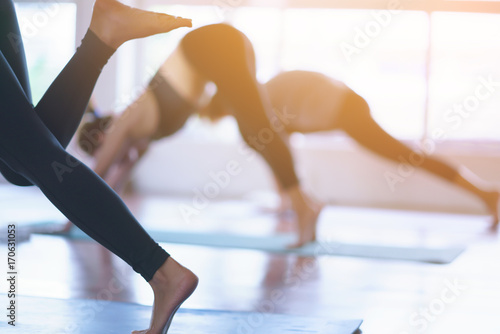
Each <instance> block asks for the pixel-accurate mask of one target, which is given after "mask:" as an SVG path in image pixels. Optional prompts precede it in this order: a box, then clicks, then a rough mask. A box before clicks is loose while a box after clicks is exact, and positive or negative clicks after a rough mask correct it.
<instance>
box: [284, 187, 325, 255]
mask: <svg viewBox="0 0 500 334" xmlns="http://www.w3.org/2000/svg"><path fill="white" fill-rule="evenodd" d="M287 194H288V196H289V197H290V200H291V202H292V207H293V209H294V211H295V214H296V219H297V231H298V239H297V241H296V242H295V243H293V244H291V245H288V248H299V247H302V246H304V245H305V244H307V243H310V242H313V241H316V225H317V221H318V217H319V214H320V213H321V210H322V209H323V204H321V203H317V202H315V201H313V200H312V199H311V198H309V197H308V196H307V195H306V194H304V193H303V191H302V190H301V189H300V187H299V186H295V187H292V188H290V189H289V190H288V191H287Z"/></svg>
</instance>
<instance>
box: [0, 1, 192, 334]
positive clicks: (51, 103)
mask: <svg viewBox="0 0 500 334" xmlns="http://www.w3.org/2000/svg"><path fill="white" fill-rule="evenodd" d="M188 26H191V21H190V20H186V19H182V18H177V17H173V16H170V15H166V14H159V13H152V12H147V11H142V10H139V9H135V8H131V7H128V6H125V5H123V4H121V3H119V2H117V1H116V0H96V2H95V4H94V9H93V14H92V20H91V23H90V27H89V29H88V31H87V33H86V35H85V37H84V38H83V40H82V44H81V46H80V47H79V48H78V49H77V51H76V52H75V54H74V56H73V57H72V58H71V60H70V61H69V63H68V64H67V65H66V66H65V67H64V69H63V70H62V71H61V73H60V74H59V75H58V77H57V78H56V79H55V80H54V82H53V83H52V84H51V86H50V87H49V89H48V90H47V92H46V93H45V95H44V96H43V98H42V99H41V100H40V102H39V103H38V104H37V105H36V107H34V106H33V105H32V101H31V93H30V86H29V78H28V71H27V67H26V60H25V54H24V48H23V44H22V39H21V35H20V31H19V26H18V22H17V18H16V12H15V8H14V4H13V2H12V0H0V172H1V173H2V175H3V176H4V177H5V178H6V179H7V180H8V181H9V182H11V183H13V184H15V185H19V186H32V185H35V186H37V187H39V188H40V189H41V191H42V192H43V193H44V194H45V196H47V198H48V199H49V200H50V201H51V202H52V203H53V204H54V205H55V206H56V207H57V208H58V209H59V210H60V211H61V212H62V213H63V214H64V215H65V216H66V217H68V218H69V219H70V220H71V221H72V222H74V223H75V224H76V225H77V226H78V227H80V228H81V229H82V230H83V231H84V232H86V233H87V234H88V235H90V236H91V237H92V238H94V239H95V240H96V241H98V242H99V243H100V244H102V245H103V246H105V247H106V248H108V249H109V250H110V251H112V252H113V253H115V254H116V255H117V256H119V257H120V258H122V259H123V260H124V261H125V262H127V263H128V264H129V265H131V266H132V268H133V269H134V270H135V271H136V272H138V273H139V274H141V275H142V276H143V277H144V279H145V280H146V281H147V282H148V283H149V284H150V285H151V288H152V289H153V292H154V298H155V300H154V307H153V314H152V318H151V323H150V327H149V329H147V330H143V331H135V332H134V333H147V334H164V333H166V332H167V330H168V328H169V325H170V322H171V321H172V317H173V316H174V314H175V312H176V311H177V309H178V308H179V306H180V305H181V304H182V303H183V302H184V300H186V299H187V298H188V297H189V296H190V295H191V293H192V292H193V291H194V289H195V288H196V285H197V283H198V278H197V277H196V276H195V275H194V274H193V273H192V272H191V271H190V270H188V269H187V268H185V267H183V266H181V265H180V264H179V263H177V262H176V261H175V260H173V259H172V258H171V257H169V254H168V253H167V252H166V251H165V250H163V249H162V248H161V247H160V246H159V245H158V244H157V243H156V242H154V241H153V240H152V239H151V237H150V236H149V235H148V234H147V233H146V232H145V231H144V229H143V228H142V227H141V226H140V224H139V223H138V222H137V220H136V219H135V218H134V217H133V216H132V214H131V213H130V211H129V210H128V209H127V207H126V206H125V205H124V203H123V202H122V200H121V199H120V198H119V196H118V195H117V194H116V193H115V192H114V191H113V190H112V189H111V188H110V187H109V186H108V185H107V184H106V183H105V182H104V181H103V180H102V179H101V178H100V177H98V175H96V174H95V173H94V172H92V170H91V169H89V168H87V167H86V166H85V165H84V164H82V163H81V162H79V161H78V160H76V159H75V158H74V157H72V156H71V155H70V154H68V153H67V152H66V151H65V147H66V146H67V145H68V143H69V141H70V140H71V137H72V136H73V134H74V132H75V131H76V129H77V127H78V125H79V123H80V120H81V117H82V115H83V113H84V111H85V108H86V105H87V102H88V100H89V98H90V95H91V93H92V90H93V88H94V85H95V83H96V80H97V78H98V77H99V74H100V73H101V70H102V68H103V67H104V65H105V64H106V63H107V61H108V59H109V57H111V55H112V54H113V53H114V52H115V50H116V49H117V48H118V47H119V46H120V45H121V44H123V43H124V42H126V41H128V40H131V39H135V38H141V37H146V36H150V35H153V34H158V33H163V32H168V31H170V30H173V29H176V28H179V27H188Z"/></svg>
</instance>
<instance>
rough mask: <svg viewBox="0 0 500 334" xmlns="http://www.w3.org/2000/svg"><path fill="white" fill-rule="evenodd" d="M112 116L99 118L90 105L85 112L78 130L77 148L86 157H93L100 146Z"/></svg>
mask: <svg viewBox="0 0 500 334" xmlns="http://www.w3.org/2000/svg"><path fill="white" fill-rule="evenodd" d="M112 121H113V117H112V116H100V115H99V114H98V113H97V112H96V110H95V109H94V108H93V107H91V106H90V105H89V106H88V107H87V111H86V112H85V118H84V122H83V124H82V125H81V126H80V129H79V130H78V137H77V141H78V146H79V147H80V148H81V149H82V150H83V151H84V152H85V153H87V154H88V155H91V156H93V155H94V154H95V152H96V150H97V149H98V148H99V147H100V146H101V144H102V142H103V140H104V135H105V134H106V132H107V131H108V130H109V128H110V127H111V123H112Z"/></svg>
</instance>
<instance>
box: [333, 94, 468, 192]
mask: <svg viewBox="0 0 500 334" xmlns="http://www.w3.org/2000/svg"><path fill="white" fill-rule="evenodd" d="M337 128H338V129H340V130H343V131H344V132H345V133H347V134H348V135H349V136H351V137H352V138H353V139H354V140H356V141H357V142H358V143H359V144H361V145H362V146H364V147H365V148H367V149H368V150H370V151H372V152H373V153H376V154H378V155H380V156H382V157H384V158H386V159H389V160H392V161H393V162H396V163H402V161H401V160H400V159H401V158H403V159H406V160H408V161H411V160H412V159H416V160H417V161H416V164H415V165H416V166H415V167H417V166H418V167H420V168H422V169H424V170H427V171H428V172H430V173H432V174H435V175H437V176H440V177H442V178H443V179H445V180H447V181H450V182H453V181H455V180H456V178H457V177H458V175H459V174H458V170H457V169H455V168H454V167H452V166H451V165H449V164H447V163H446V162H443V161H441V160H439V159H436V158H434V157H432V156H429V155H427V154H423V153H417V152H415V151H414V150H412V149H411V148H410V147H408V146H406V145H404V144H403V143H401V142H400V141H399V140H397V139H395V138H394V137H392V136H391V135H390V134H388V133H387V132H386V131H385V130H384V129H382V128H381V127H380V125H378V124H377V122H376V121H375V120H374V119H373V117H372V116H371V114H370V107H369V106H368V103H367V102H366V101H365V99H363V98H362V97H361V96H359V95H358V94H356V93H355V92H353V91H350V92H349V93H347V96H346V98H345V100H344V102H343V106H342V108H341V111H340V113H339V115H338V119H337Z"/></svg>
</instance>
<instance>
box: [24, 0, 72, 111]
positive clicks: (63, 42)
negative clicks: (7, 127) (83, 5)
mask: <svg viewBox="0 0 500 334" xmlns="http://www.w3.org/2000/svg"><path fill="white" fill-rule="evenodd" d="M16 11H17V17H18V21H19V27H20V29H21V35H22V37H23V42H24V48H25V51H26V59H27V63H28V71H29V74H30V82H31V90H32V94H33V103H34V104H35V105H36V103H38V101H39V100H40V99H41V97H42V96H43V94H44V93H45V91H46V90H47V88H48V87H49V85H50V84H51V82H52V81H53V80H54V79H55V77H56V76H57V74H59V72H60V71H61V70H62V68H63V67H64V66H65V65H66V63H67V62H68V61H69V59H70V58H71V56H72V55H73V53H74V51H75V22H76V19H75V18H76V5H74V4H68V3H65V4H61V3H58V2H54V3H51V2H36V3H25V2H23V3H16Z"/></svg>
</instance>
